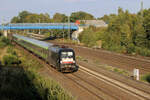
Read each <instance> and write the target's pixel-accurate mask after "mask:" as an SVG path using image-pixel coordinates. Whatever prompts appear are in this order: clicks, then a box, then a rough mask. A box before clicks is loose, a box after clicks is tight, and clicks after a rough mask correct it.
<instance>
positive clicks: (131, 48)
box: [127, 43, 135, 54]
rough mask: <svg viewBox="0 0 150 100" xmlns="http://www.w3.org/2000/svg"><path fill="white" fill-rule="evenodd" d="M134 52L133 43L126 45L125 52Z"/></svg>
mask: <svg viewBox="0 0 150 100" xmlns="http://www.w3.org/2000/svg"><path fill="white" fill-rule="evenodd" d="M134 52H135V45H134V44H133V43H131V44H129V45H128V46H127V53H129V54H131V53H134Z"/></svg>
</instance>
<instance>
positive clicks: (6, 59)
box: [3, 55, 21, 66]
mask: <svg viewBox="0 0 150 100" xmlns="http://www.w3.org/2000/svg"><path fill="white" fill-rule="evenodd" d="M20 63H21V62H20V60H19V59H18V57H17V56H15V55H5V56H3V64H4V65H5V66H13V65H18V64H20Z"/></svg>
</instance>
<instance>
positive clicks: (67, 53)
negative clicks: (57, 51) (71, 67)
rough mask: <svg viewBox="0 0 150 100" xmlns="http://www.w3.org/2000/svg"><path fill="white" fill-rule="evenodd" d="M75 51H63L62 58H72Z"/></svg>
mask: <svg viewBox="0 0 150 100" xmlns="http://www.w3.org/2000/svg"><path fill="white" fill-rule="evenodd" d="M72 57H73V52H61V58H72Z"/></svg>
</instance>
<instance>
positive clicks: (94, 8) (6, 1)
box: [0, 0, 150, 23]
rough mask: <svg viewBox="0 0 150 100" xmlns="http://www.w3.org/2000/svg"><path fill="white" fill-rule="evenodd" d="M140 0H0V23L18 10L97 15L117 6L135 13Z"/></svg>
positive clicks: (149, 4)
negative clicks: (82, 12)
mask: <svg viewBox="0 0 150 100" xmlns="http://www.w3.org/2000/svg"><path fill="white" fill-rule="evenodd" d="M140 2H141V0H0V23H1V22H2V20H3V22H8V21H9V20H10V19H11V18H12V17H14V16H17V15H18V13H19V12H21V11H23V10H27V11H29V12H32V13H48V14H49V15H50V17H51V18H52V16H53V15H54V14H55V13H56V12H58V13H64V14H66V15H67V16H69V15H70V14H71V13H72V12H76V11H85V12H88V13H90V14H92V15H94V16H95V17H96V18H97V17H102V16H103V15H105V14H111V13H115V14H117V9H118V7H121V8H123V9H124V10H126V9H127V10H129V12H131V13H137V12H138V11H139V10H140ZM143 3H144V8H146V9H147V8H150V0H143Z"/></svg>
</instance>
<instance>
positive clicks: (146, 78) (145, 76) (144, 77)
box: [141, 73, 150, 83]
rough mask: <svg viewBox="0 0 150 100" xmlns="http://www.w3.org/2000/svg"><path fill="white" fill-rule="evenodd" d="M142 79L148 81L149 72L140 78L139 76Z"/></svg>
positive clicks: (149, 77)
mask: <svg viewBox="0 0 150 100" xmlns="http://www.w3.org/2000/svg"><path fill="white" fill-rule="evenodd" d="M141 79H142V80H143V81H147V82H149V83H150V73H149V74H146V75H143V76H142V78H141Z"/></svg>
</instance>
